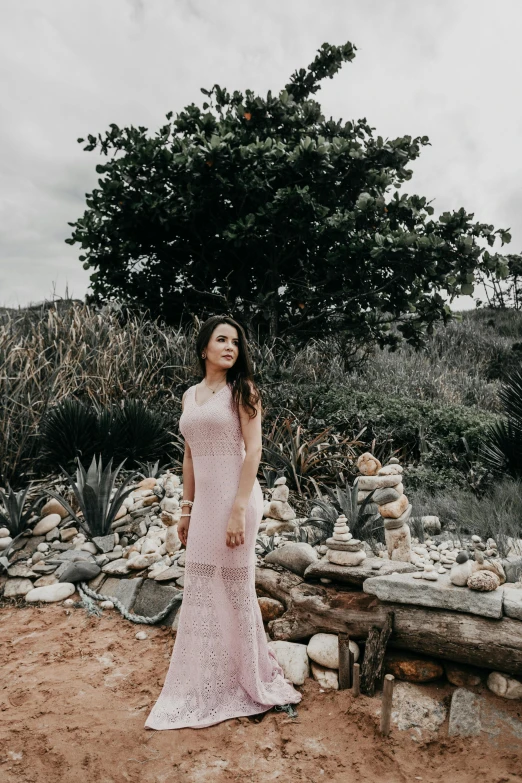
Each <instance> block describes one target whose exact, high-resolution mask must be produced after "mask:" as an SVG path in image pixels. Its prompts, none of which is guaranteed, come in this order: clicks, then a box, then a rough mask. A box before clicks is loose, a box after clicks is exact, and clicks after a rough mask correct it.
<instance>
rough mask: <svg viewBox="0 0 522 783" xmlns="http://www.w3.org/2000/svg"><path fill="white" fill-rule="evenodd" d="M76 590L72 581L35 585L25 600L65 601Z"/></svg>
mask: <svg viewBox="0 0 522 783" xmlns="http://www.w3.org/2000/svg"><path fill="white" fill-rule="evenodd" d="M75 590H76V588H75V586H74V585H73V584H72V582H56V584H53V585H46V586H45V587H33V589H32V590H30V591H29V592H28V593H27V595H26V596H25V600H26V601H27V602H28V603H33V602H35V601H44V602H45V603H48V604H52V603H55V602H56V601H63V600H64V599H65V598H69V596H70V595H72V594H73V593H74V592H75Z"/></svg>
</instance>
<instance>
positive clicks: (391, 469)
mask: <svg viewBox="0 0 522 783" xmlns="http://www.w3.org/2000/svg"><path fill="white" fill-rule="evenodd" d="M400 473H402V467H401V466H400V465H385V466H384V468H380V470H379V471H378V475H379V476H398V475H399V474H400Z"/></svg>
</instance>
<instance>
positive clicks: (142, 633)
mask: <svg viewBox="0 0 522 783" xmlns="http://www.w3.org/2000/svg"><path fill="white" fill-rule="evenodd" d="M134 638H135V639H139V640H140V641H142V640H144V639H148V638H149V635H148V633H147V632H146V631H138V632H137V633H136V634H134Z"/></svg>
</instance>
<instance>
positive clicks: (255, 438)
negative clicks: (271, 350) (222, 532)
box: [226, 402, 263, 548]
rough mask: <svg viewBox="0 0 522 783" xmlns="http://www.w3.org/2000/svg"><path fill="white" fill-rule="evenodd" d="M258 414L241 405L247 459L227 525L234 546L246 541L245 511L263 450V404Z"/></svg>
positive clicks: (228, 539) (240, 415) (242, 469)
mask: <svg viewBox="0 0 522 783" xmlns="http://www.w3.org/2000/svg"><path fill="white" fill-rule="evenodd" d="M256 410H257V415H256V416H254V418H252V419H251V418H250V416H249V415H248V413H247V411H246V410H245V409H244V408H243V406H242V405H241V404H240V405H239V420H240V422H241V431H242V434H243V440H244V441H245V452H246V453H245V459H244V460H243V465H242V466H241V474H240V476H239V485H238V488H237V492H236V497H235V499H234V504H233V506H232V511H231V513H230V519H229V521H228V525H227V539H226V544H227V546H229V547H232V548H234V547H235V546H239V545H240V544H244V543H245V512H246V508H247V505H248V500H249V498H250V493H251V492H252V488H253V486H254V481H255V480H256V476H257V470H258V468H259V463H260V461H261V455H262V451H263V446H262V439H261V404H260V402H259V403H258V404H257V405H256Z"/></svg>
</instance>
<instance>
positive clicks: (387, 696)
mask: <svg viewBox="0 0 522 783" xmlns="http://www.w3.org/2000/svg"><path fill="white" fill-rule="evenodd" d="M394 679H395V677H394V676H393V674H386V675H385V677H384V687H383V690H382V701H381V734H382V735H383V737H387V736H388V734H389V733H390V726H391V711H392V702H393V681H394Z"/></svg>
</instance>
